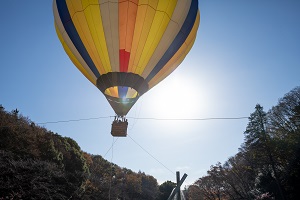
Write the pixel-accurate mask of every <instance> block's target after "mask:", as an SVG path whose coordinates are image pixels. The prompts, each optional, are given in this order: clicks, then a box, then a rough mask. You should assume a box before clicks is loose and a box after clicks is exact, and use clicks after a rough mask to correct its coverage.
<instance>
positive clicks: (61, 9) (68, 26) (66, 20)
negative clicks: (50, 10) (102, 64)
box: [56, 0, 100, 78]
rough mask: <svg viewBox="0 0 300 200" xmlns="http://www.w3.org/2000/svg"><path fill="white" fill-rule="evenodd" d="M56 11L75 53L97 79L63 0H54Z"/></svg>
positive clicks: (93, 65) (91, 62)
mask: <svg viewBox="0 0 300 200" xmlns="http://www.w3.org/2000/svg"><path fill="white" fill-rule="evenodd" d="M56 5H57V10H58V13H59V17H60V19H61V22H62V24H63V25H64V28H65V30H66V32H67V34H68V36H69V37H70V39H71V41H72V42H73V44H74V46H75V47H76V49H77V51H78V52H79V53H80V55H81V56H82V58H83V59H84V61H85V62H86V63H87V65H88V66H89V68H90V69H91V71H92V72H93V73H94V75H95V76H96V77H97V78H98V77H99V76H100V73H99V71H98V70H97V68H96V66H95V64H94V62H93V61H92V59H91V57H90V55H89V53H88V52H87V50H86V48H85V46H84V44H83V43H82V41H81V39H80V36H79V35H78V33H77V31H76V28H75V26H74V24H73V21H72V19H71V16H70V13H69V10H68V6H67V4H66V1H65V0H56Z"/></svg>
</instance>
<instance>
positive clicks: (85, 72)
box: [55, 24, 97, 85]
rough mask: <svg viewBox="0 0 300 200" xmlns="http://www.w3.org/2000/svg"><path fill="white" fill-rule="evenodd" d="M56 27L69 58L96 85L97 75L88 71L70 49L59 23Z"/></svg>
mask: <svg viewBox="0 0 300 200" xmlns="http://www.w3.org/2000/svg"><path fill="white" fill-rule="evenodd" d="M55 29H56V33H57V36H58V38H59V40H60V42H61V44H62V45H63V47H64V49H65V51H66V53H67V54H68V56H69V58H70V59H71V61H72V62H73V63H74V65H75V66H76V67H77V69H79V71H80V72H81V73H82V74H83V75H84V76H85V77H86V78H87V79H88V80H89V81H90V82H91V83H93V84H94V85H96V82H97V78H96V76H95V75H94V74H93V73H92V72H91V71H90V72H87V71H86V69H85V68H84V67H83V66H82V65H81V63H80V62H79V61H78V60H77V58H76V56H75V55H74V54H73V53H72V51H71V50H70V49H69V47H68V45H67V44H66V43H65V41H64V39H63V38H62V35H61V34H60V32H59V30H58V27H57V25H56V24H55Z"/></svg>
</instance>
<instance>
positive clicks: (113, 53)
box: [99, 0, 119, 72]
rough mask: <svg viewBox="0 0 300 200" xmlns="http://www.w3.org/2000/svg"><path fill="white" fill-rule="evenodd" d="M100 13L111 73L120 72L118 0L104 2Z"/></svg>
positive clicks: (101, 4) (104, 0) (101, 3)
mask: <svg viewBox="0 0 300 200" xmlns="http://www.w3.org/2000/svg"><path fill="white" fill-rule="evenodd" d="M99 2H100V13H101V17H102V23H103V30H104V35H105V40H106V45H107V49H108V55H109V59H110V64H111V71H113V72H118V71H119V23H118V19H119V17H118V0H102V1H99Z"/></svg>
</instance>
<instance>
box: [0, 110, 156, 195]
mask: <svg viewBox="0 0 300 200" xmlns="http://www.w3.org/2000/svg"><path fill="white" fill-rule="evenodd" d="M0 141H1V142H0V155H1V156H0V199H103V200H105V199H109V198H111V199H117V198H121V197H122V198H123V199H145V200H146V199H147V200H148V199H149V200H151V199H156V198H157V197H159V195H160V193H159V187H158V183H157V180H156V179H155V178H154V177H152V176H149V175H146V174H145V173H142V172H138V173H136V172H133V171H132V170H130V169H126V168H121V167H119V166H117V165H115V164H113V163H110V162H108V161H107V160H105V159H103V158H102V157H101V156H100V155H90V154H88V153H86V152H83V151H82V150H81V149H80V147H79V146H78V144H77V143H76V142H75V141H74V140H73V139H71V138H68V137H62V136H60V135H58V134H56V133H53V132H51V131H49V130H47V129H45V128H43V127H40V126H38V125H36V124H35V123H34V122H32V121H31V120H30V119H29V118H27V117H24V116H22V115H20V114H19V111H18V110H17V109H16V110H13V111H11V112H7V111H5V109H4V108H3V107H2V106H0Z"/></svg>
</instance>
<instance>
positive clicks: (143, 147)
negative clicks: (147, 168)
mask: <svg viewBox="0 0 300 200" xmlns="http://www.w3.org/2000/svg"><path fill="white" fill-rule="evenodd" d="M127 136H128V137H129V138H130V139H131V140H132V141H133V142H134V143H135V144H136V145H138V146H139V147H140V148H141V149H142V150H143V151H145V152H146V153H147V154H148V155H149V156H151V157H152V158H153V159H154V160H156V161H157V162H158V163H159V164H161V165H162V166H163V167H164V168H166V169H167V170H168V171H169V172H171V173H172V174H175V173H174V172H173V171H172V170H170V169H169V168H168V167H167V166H166V165H164V164H163V163H162V162H160V161H159V160H158V159H157V158H155V157H154V156H153V155H152V154H151V153H149V151H147V150H146V149H145V148H144V147H142V146H141V145H140V144H139V143H137V142H136V141H135V140H134V139H133V138H132V137H131V136H130V135H128V134H127Z"/></svg>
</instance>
